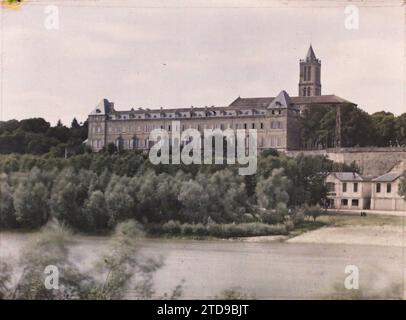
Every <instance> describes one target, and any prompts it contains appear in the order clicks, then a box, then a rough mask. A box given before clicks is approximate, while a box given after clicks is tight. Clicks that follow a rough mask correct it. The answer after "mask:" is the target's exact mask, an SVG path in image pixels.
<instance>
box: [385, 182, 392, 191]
mask: <svg viewBox="0 0 406 320" xmlns="http://www.w3.org/2000/svg"><path fill="white" fill-rule="evenodd" d="M391 192H392V184H390V183H388V184H387V185H386V193H391Z"/></svg>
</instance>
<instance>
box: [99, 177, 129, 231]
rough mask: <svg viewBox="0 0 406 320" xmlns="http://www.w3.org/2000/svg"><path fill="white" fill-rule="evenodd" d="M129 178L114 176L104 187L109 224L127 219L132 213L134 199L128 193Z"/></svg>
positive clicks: (113, 224)
mask: <svg viewBox="0 0 406 320" xmlns="http://www.w3.org/2000/svg"><path fill="white" fill-rule="evenodd" d="M128 183H129V178H127V177H121V178H120V177H117V176H114V177H112V179H111V180H110V183H109V185H108V186H107V188H106V192H105V198H106V204H107V209H108V212H109V215H110V217H109V221H108V224H109V226H115V225H116V223H117V222H120V221H123V220H125V219H128V218H130V217H131V215H132V210H133V208H134V200H133V198H132V197H131V196H130V194H129V188H128Z"/></svg>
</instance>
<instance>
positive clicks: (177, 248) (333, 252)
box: [0, 232, 404, 299]
mask: <svg viewBox="0 0 406 320" xmlns="http://www.w3.org/2000/svg"><path fill="white" fill-rule="evenodd" d="M31 238H32V235H29V234H21V233H5V232H3V233H0V259H4V260H8V261H10V262H15V261H16V260H17V257H18V255H19V252H20V250H21V248H22V247H23V246H24V244H25V243H27V242H29V241H30V239H31ZM106 244H107V238H104V237H83V236H80V237H77V238H76V240H75V242H74V244H72V245H71V257H72V259H73V260H74V261H75V262H77V263H78V264H79V265H82V266H84V267H85V266H89V265H90V264H91V263H92V261H93V260H94V259H95V258H96V257H97V255H98V254H99V253H101V252H103V250H104V249H105V248H106ZM141 252H142V254H144V255H146V256H153V257H162V258H163V259H164V266H163V267H162V268H161V269H160V270H159V271H157V273H156V274H155V277H154V285H155V290H156V295H157V296H161V295H162V294H163V293H165V292H170V291H171V289H173V288H174V287H175V286H176V285H177V284H179V283H180V282H181V281H182V280H184V284H183V296H182V298H185V299H205V298H208V299H210V298H213V297H214V296H216V295H218V294H219V293H220V292H221V291H223V290H225V289H236V290H239V291H241V292H244V293H246V294H249V295H254V296H255V297H256V298H258V299H286V298H287V299H309V298H327V297H329V296H331V294H332V293H334V292H335V291H334V290H336V289H335V288H337V286H338V287H340V288H341V287H344V280H345V278H346V277H347V276H348V274H345V267H346V266H348V265H355V266H357V267H358V269H359V287H360V289H362V290H363V291H368V292H369V294H370V295H371V296H370V297H374V298H397V297H398V296H399V294H398V293H393V288H394V287H395V286H398V287H399V286H400V287H401V286H402V285H403V270H404V269H403V251H402V248H400V247H385V246H365V245H363V246H362V245H335V244H305V243H303V244H301V243H284V242H276V243H269V242H268V243H258V242H241V241H232V240H214V241H213V240H204V241H197V240H196V241H195V240H167V239H148V240H145V241H144V242H143V244H142V246H141ZM401 294H402V293H401ZM130 297H131V295H130Z"/></svg>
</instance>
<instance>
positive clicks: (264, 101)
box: [230, 94, 356, 108]
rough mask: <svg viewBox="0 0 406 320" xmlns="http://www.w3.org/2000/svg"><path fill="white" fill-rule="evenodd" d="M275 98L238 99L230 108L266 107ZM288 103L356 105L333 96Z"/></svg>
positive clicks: (297, 98) (313, 97) (294, 99)
mask: <svg viewBox="0 0 406 320" xmlns="http://www.w3.org/2000/svg"><path fill="white" fill-rule="evenodd" d="M274 99H275V98H274V97H258V98H241V97H238V98H237V99H235V100H234V101H233V102H232V103H231V104H230V107H252V108H259V107H266V106H268V105H269V104H270V103H271V102H272V101H273V100H274ZM290 101H291V102H292V103H294V104H339V103H348V104H353V105H356V104H355V103H353V102H351V101H348V100H345V99H343V98H341V97H339V96H336V95H334V94H329V95H323V96H311V97H290Z"/></svg>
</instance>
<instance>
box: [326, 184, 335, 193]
mask: <svg viewBox="0 0 406 320" xmlns="http://www.w3.org/2000/svg"><path fill="white" fill-rule="evenodd" d="M326 187H327V190H328V191H329V192H334V191H335V184H334V182H327V184H326Z"/></svg>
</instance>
